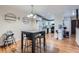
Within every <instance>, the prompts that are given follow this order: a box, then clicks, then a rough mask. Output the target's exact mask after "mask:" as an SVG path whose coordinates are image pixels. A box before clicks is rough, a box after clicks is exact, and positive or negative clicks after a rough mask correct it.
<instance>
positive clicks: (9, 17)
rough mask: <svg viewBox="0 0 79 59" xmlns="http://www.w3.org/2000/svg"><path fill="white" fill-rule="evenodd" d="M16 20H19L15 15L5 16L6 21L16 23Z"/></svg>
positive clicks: (8, 14)
mask: <svg viewBox="0 0 79 59" xmlns="http://www.w3.org/2000/svg"><path fill="white" fill-rule="evenodd" d="M16 19H17V17H16V15H15V14H13V13H6V14H5V15H4V20H6V21H16Z"/></svg>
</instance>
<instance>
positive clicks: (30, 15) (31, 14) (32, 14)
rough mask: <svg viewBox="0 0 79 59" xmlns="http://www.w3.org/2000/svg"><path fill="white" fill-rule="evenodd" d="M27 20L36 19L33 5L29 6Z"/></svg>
mask: <svg viewBox="0 0 79 59" xmlns="http://www.w3.org/2000/svg"><path fill="white" fill-rule="evenodd" d="M27 17H28V18H36V15H35V14H34V5H31V13H30V14H28V15H27Z"/></svg>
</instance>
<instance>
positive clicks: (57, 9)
mask: <svg viewBox="0 0 79 59" xmlns="http://www.w3.org/2000/svg"><path fill="white" fill-rule="evenodd" d="M4 6H5V7H7V5H4ZM9 6H11V7H13V8H15V9H18V10H21V11H25V12H26V14H29V13H30V12H31V10H32V7H31V5H9ZM0 7H1V5H0ZM2 7H3V6H2ZM75 9H79V5H34V8H33V11H34V13H37V14H40V15H42V16H44V17H45V18H47V19H54V16H55V15H59V16H60V15H63V16H72V11H73V10H75Z"/></svg>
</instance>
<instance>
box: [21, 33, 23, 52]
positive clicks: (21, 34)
mask: <svg viewBox="0 0 79 59" xmlns="http://www.w3.org/2000/svg"><path fill="white" fill-rule="evenodd" d="M21 52H22V53H23V32H22V33H21Z"/></svg>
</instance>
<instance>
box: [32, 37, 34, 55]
mask: <svg viewBox="0 0 79 59" xmlns="http://www.w3.org/2000/svg"><path fill="white" fill-rule="evenodd" d="M32 53H35V39H34V36H33V37H32Z"/></svg>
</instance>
